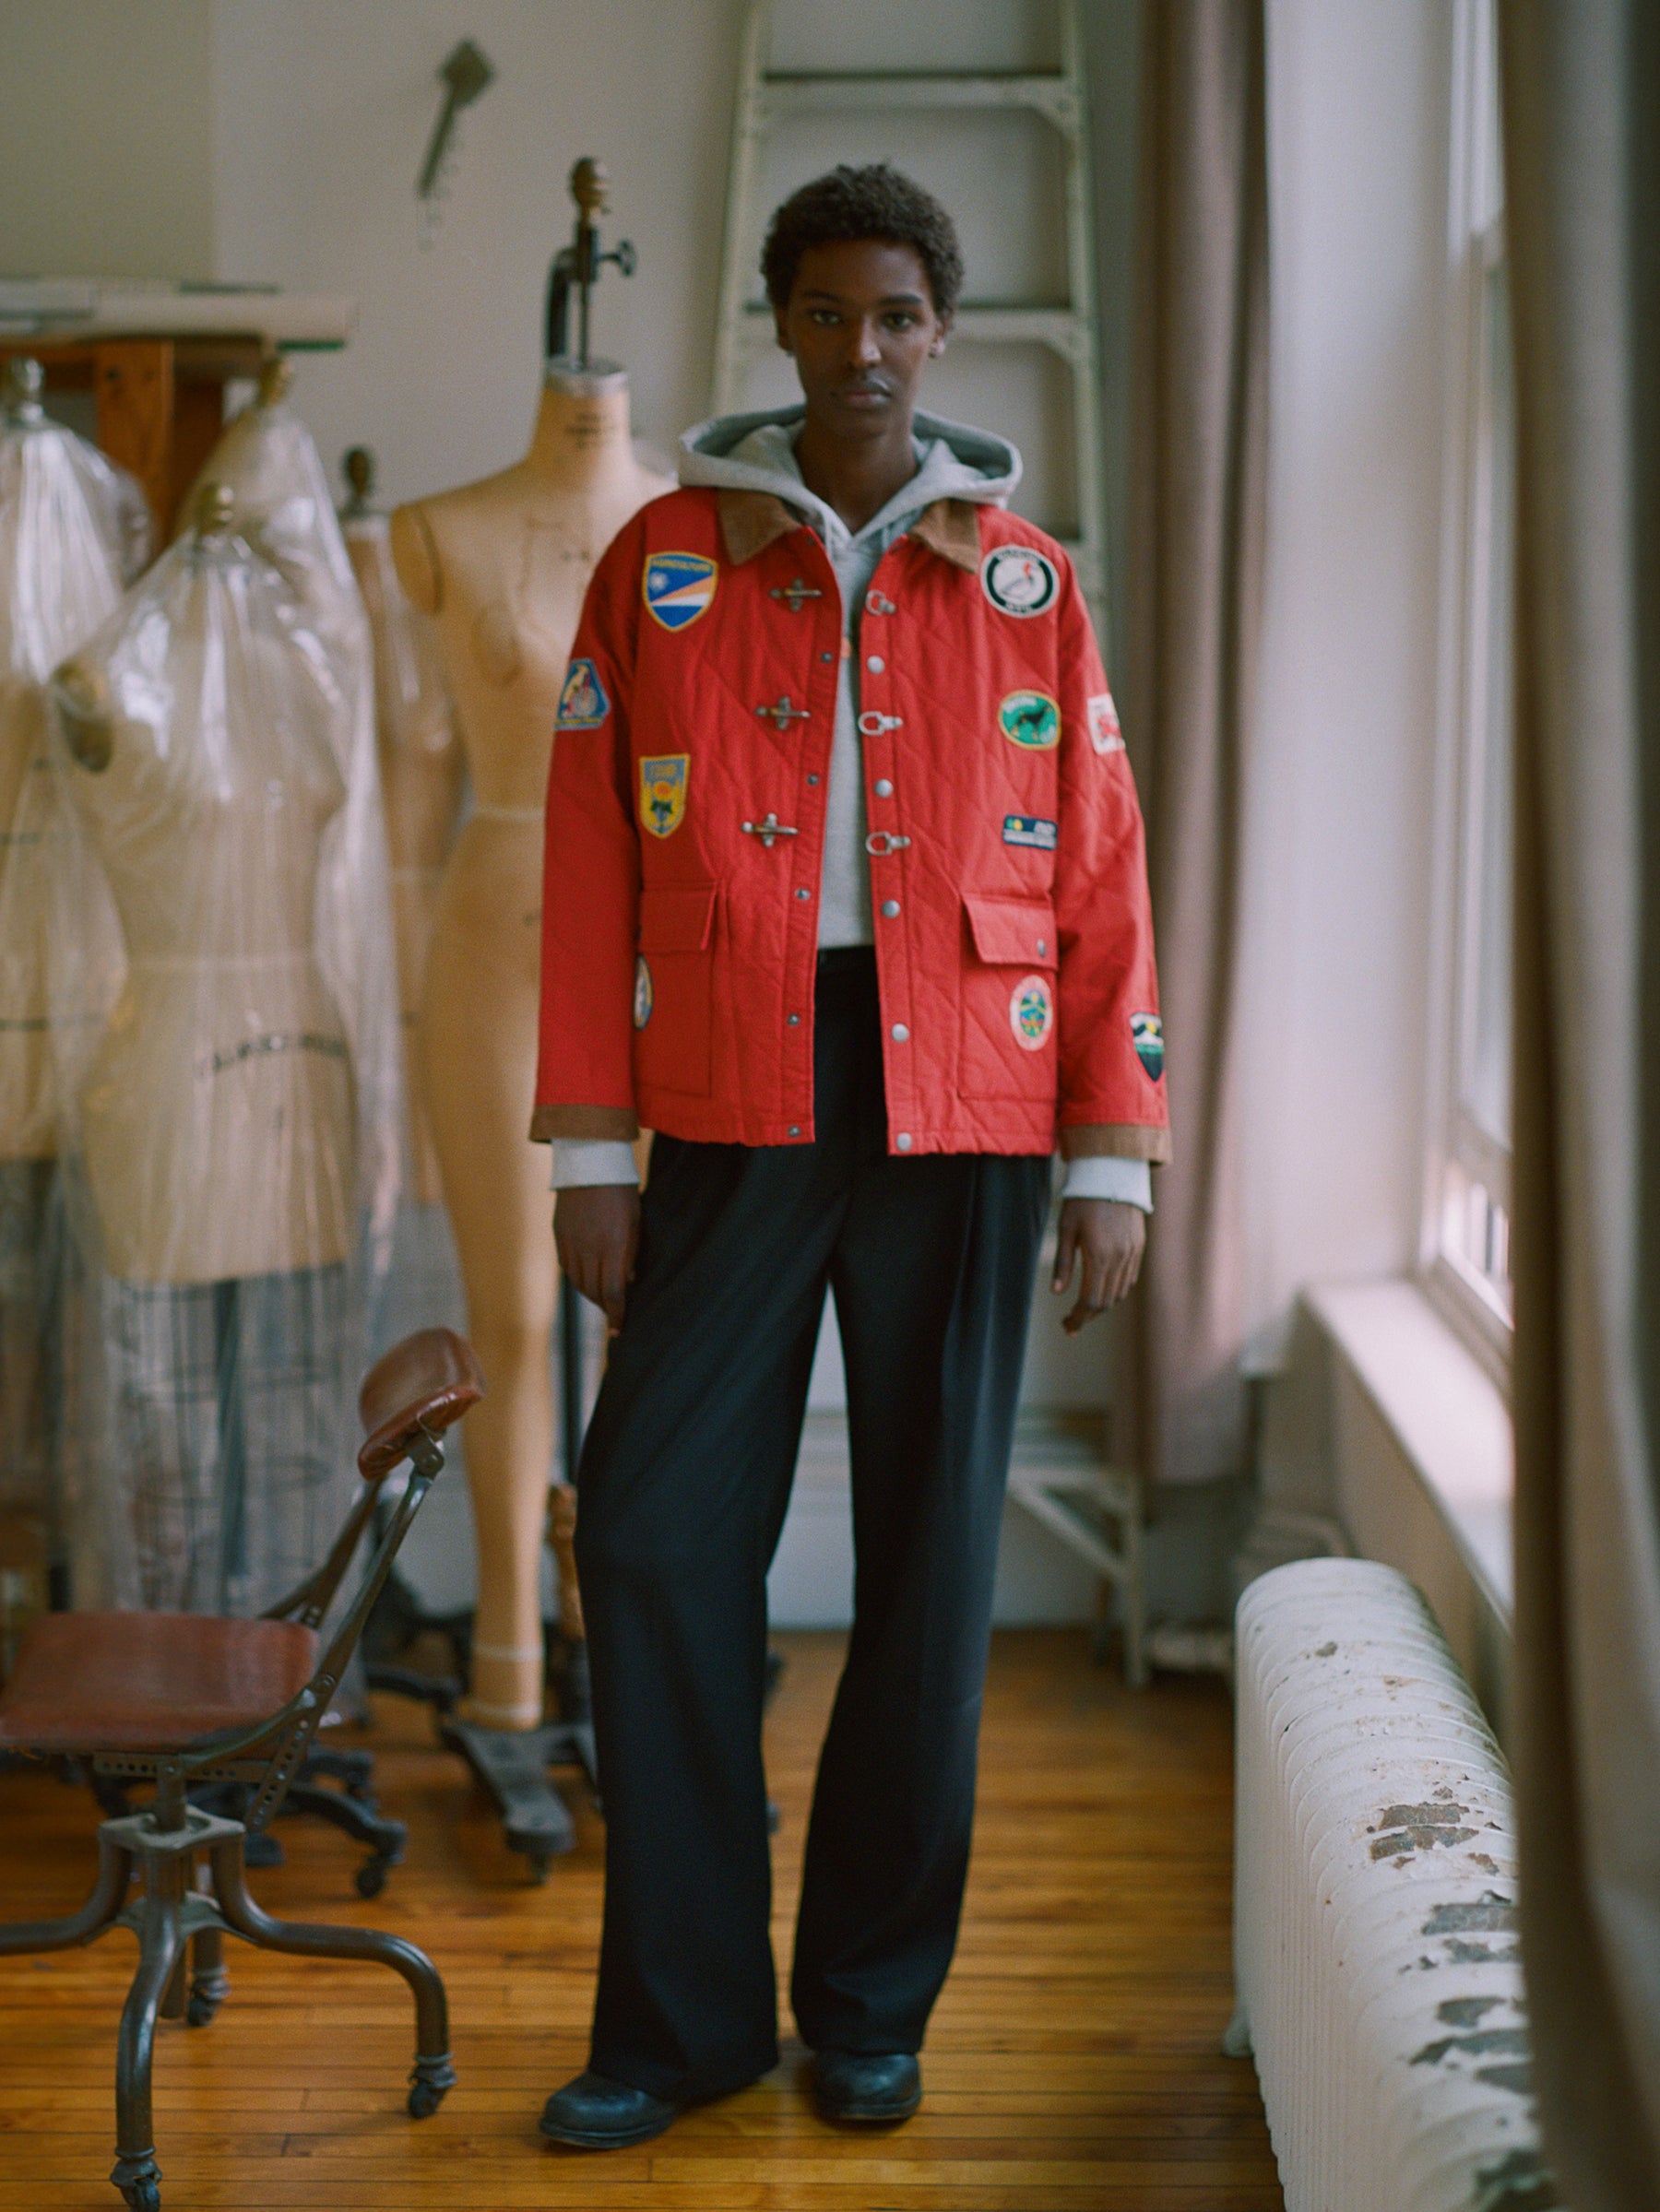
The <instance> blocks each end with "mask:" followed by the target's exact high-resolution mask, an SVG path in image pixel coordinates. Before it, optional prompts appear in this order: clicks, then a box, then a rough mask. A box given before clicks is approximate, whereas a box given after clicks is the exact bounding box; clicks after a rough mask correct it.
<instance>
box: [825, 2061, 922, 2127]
mask: <svg viewBox="0 0 1660 2212" xmlns="http://www.w3.org/2000/svg"><path fill="white" fill-rule="evenodd" d="M812 2100H813V2102H814V2103H815V2104H816V2105H817V2106H818V2109H819V2111H820V2113H821V2114H822V2115H823V2117H824V2119H826V2120H836V2121H840V2122H841V2123H843V2124H844V2125H847V2126H852V2127H892V2126H894V2125H895V2123H897V2122H899V2121H901V2120H908V2119H909V2118H910V2116H911V2114H912V2113H913V2112H914V2111H916V2109H917V2107H918V2106H919V2104H920V2103H921V2101H922V2069H921V2068H920V2066H919V2065H918V2064H917V2062H916V2060H915V2059H914V2058H913V2057H912V2056H911V2054H910V2052H908V2051H895V2052H883V2053H882V2054H881V2055H879V2056H877V2057H874V2058H872V2057H870V2056H868V2055H867V2054H866V2053H865V2052H861V2051H818V2052H814V2053H813V2059H812Z"/></svg>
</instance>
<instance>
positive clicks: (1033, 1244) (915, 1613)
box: [576, 951, 1049, 2101]
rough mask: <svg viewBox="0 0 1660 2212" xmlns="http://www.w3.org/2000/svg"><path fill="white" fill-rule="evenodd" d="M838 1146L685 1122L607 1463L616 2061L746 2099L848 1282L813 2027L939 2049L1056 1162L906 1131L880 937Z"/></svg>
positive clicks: (596, 1590) (662, 1174) (606, 1714)
mask: <svg viewBox="0 0 1660 2212" xmlns="http://www.w3.org/2000/svg"><path fill="white" fill-rule="evenodd" d="M813 1073H814V1084H815V1100H814V1103H815V1130H816V1141H815V1142H814V1143H813V1144H812V1145H811V1146H801V1145H780V1146H772V1147H762V1148H757V1147H751V1146H744V1145H737V1144H692V1143H686V1142H682V1141H678V1140H676V1139H673V1138H666V1137H661V1136H659V1137H658V1140H657V1141H656V1145H655V1148H654V1150H653V1153H652V1161H651V1175H650V1178H649V1181H648V1183H647V1187H646V1195H645V1201H644V1210H643V1218H642V1224H641V1238H640V1252H639V1261H638V1269H637V1272H636V1276H635V1280H634V1284H633V1287H632V1289H631V1291H630V1294H629V1301H628V1310H627V1318H626V1319H625V1320H624V1322H623V1325H622V1330H621V1331H620V1333H619V1334H618V1336H617V1338H616V1340H615V1342H614V1343H613V1345H612V1348H611V1362H610V1365H609V1366H608V1368H607V1371H606V1377H605V1381H604V1385H603V1387H602V1389H601V1390H600V1393H599V1402H598V1404H597V1406H596V1408H595V1412H594V1418H593V1422H592V1425H591V1426H590V1428H589V1431H588V1436H587V1444H586V1447H585V1449H584V1451H583V1455H582V1464H581V1469H580V1472H579V1477H578V1488H579V1494H580V1504H579V1509H578V1514H577V1527H576V1556H577V1565H578V1570H579V1573H580V1577H581V1582H582V1595H583V1610H584V1615H585V1617H586V1620H587V1635H588V1650H589V1657H590V1662H591V1665H592V1672H593V1687H594V1721H595V1728H596V1731H597V1733H598V1738H599V1772H600V1778H601V1784H602V1787H603V1790H604V1794H605V1816H606V1855H605V1921H604V1933H603V1936H602V1939H601V1944H600V1955H599V1994H598V1998H597V2001H596V2005H595V2015H594V2033H593V2048H592V2054H591V2057H590V2061H589V2063H590V2064H591V2065H592V2067H593V2068H594V2070H595V2071H596V2072H597V2073H599V2074H603V2075H605V2076H609V2077H610V2078H611V2079H612V2080H614V2081H620V2082H624V2083H627V2084H629V2085H630V2086H632V2087H633V2088H639V2089H644V2090H646V2091H648V2092H650V2093H651V2094H652V2095H654V2096H658V2097H664V2098H670V2099H673V2100H680V2101H689V2100H693V2099H695V2098H704V2097H714V2096H719V2095H721V2094H723V2093H724V2092H726V2091H728V2090H729V2089H733V2088H739V2087H741V2085H742V2084H743V2083H745V2082H748V2081H752V2080H753V2079H754V2078H755V2076H758V2075H760V2074H763V2073H765V2071H766V2070H767V2068H768V2067H769V2066H771V2065H773V2064H776V2062H777V1994H776V1992H777V1983H776V1979H775V1974H774V1967H773V1956H772V1946H771V1939H770V1932H769V1918H770V1909H771V1898H772V1870H771V1862H770V1856H769V1850H768V1839H767V1830H766V1784H765V1775H764V1772H763V1768H762V1760H761V1713H762V1699H763V1691H764V1685H765V1662H766V1571H767V1567H768V1566H769V1565H770V1563H771V1560H772V1555H773V1552H774V1549H775V1547H776V1546H777V1540H778V1532H779V1530H780V1528H781V1527H782V1525H783V1520H784V1513H785V1508H786V1506H787V1505H788V1498H789V1488H790V1482H791V1479H792V1476H793V1473H794V1470H795V1462H796V1455H797V1450H798V1448H799V1445H800V1431H801V1422H802V1416H803V1414H804V1411H805V1407H806V1401H807V1384H808V1377H809V1374H810V1372H811V1369H812V1356H813V1350H814V1346H815V1343H816V1342H817V1337H818V1331H819V1322H820V1319H821V1317H822V1314H823V1310H824V1291H825V1286H826V1284H828V1286H829V1288H830V1290H831V1291H832V1293H833V1294H834V1295H835V1298H836V1319H837V1321H838V1323H839V1325H840V1330H841V1340H842V1350H843V1354H844V1357H845V1362H846V1367H847V1378H848V1431H849V1441H850V1446H851V1456H852V1487H853V1532H854V1546H855V1556H856V1563H857V1564H856V1577H855V1617H854V1626H853V1632H852V1637H851V1640H850V1644H849V1648H848V1658H847V1664H846V1667H845V1669H844V1672H843V1674H842V1678H841V1683H840V1686H839V1688H838V1690H837V1692H836V1706H835V1710H834V1713H833V1715H832V1718H831V1721H830V1728H829V1733H828V1735H827V1737H826V1739H825V1743H824V1751H823V1754H822V1757H821V1759H820V1764H819V1771H818V1782H817V1788H816V1791H815V1793H814V1797H813V1804H812V1822H811V1826H810V1828H809V1830H808V1837H807V1851H806V1863H805V1867H804V1871H803V1877H802V1886H801V1901H800V1917H799V1920H798V1923H797V1931H796V1951H795V1970H794V1979H793V1985H792V1991H791V1996H792V2002H793V2005H794V2010H795V2016H796V2019H797V2022H798V2024H799V2025H800V2030H801V2033H802V2035H803V2037H804V2038H805V2039H806V2040H807V2042H808V2043H809V2044H810V2045H812V2047H813V2048H815V2049H824V2048H831V2049H836V2050H843V2051H855V2052H905V2051H915V2050H917V2049H918V2048H919V2046H920V2043H921V2040H922V2034H923V2030H924V2028H925V2027H926V2024H927V2021H928V2016H929V2013H930V2010H931V2007H932V2005H933V2002H934V1999H935V1997H936V1996H937V1995H938V1994H939V1991H940V1987H941V1984H942V1983H943V1981H944V1979H945V1973H946V1970H947V1968H948V1967H949V1965H950V1963H951V1954H952V1950H953V1947H954V1943H955V1940H956V1929H957V1920H958V1915H959V1912H960V1909H961V1904H962V1895H963V1885H964V1880H965V1877H966V1872H967V1864H968V1845H969V1834H970V1828H971V1826H972V1820H973V1809H974V1781H975V1755H976V1745H977V1739H978V1729H979V1710H980V1695H981V1688H982V1685H983V1681H984V1676H985V1666H986V1652H987V1645H988V1641H989V1637H990V1615H991V1584H992V1578H993V1574H994V1571H995V1568H996V1563H997V1543H998V1532H999V1529H1000V1526H1001V1520H1002V1497H1003V1485H1004V1482H1005V1479H1006V1476H1007V1473H1008V1461H1009V1451H1010V1446H1011V1442H1012V1438H1013V1431H1014V1411H1015V1403H1016V1400H1017V1397H1018V1394H1019V1389H1020V1375H1021V1366H1022V1361H1023V1357H1024V1353H1025V1341H1026V1317H1027V1313H1028V1310H1029V1307H1030V1299H1031V1288H1032V1278H1033V1273H1034V1270H1035V1267H1036V1262H1037V1249H1038V1244H1039V1241H1040V1239H1041V1236H1042V1232H1043V1224H1044V1219H1045V1215H1046V1212H1047V1208H1048V1201H1049V1162H1048V1160H1047V1159H1038V1158H1034V1157H1029V1156H1002V1155H998V1154H991V1153H954V1154H937V1153H936V1154H930V1155H926V1156H924V1157H922V1158H920V1159H904V1158H898V1157H895V1158H890V1157H889V1156H888V1153H887V1149H886V1147H887V1128H886V1115H885V1106H884V1102H883V1076H882V1046H881V1037H880V1032H879V1009H878V1004H877V995H876V980H875V968H874V961H873V956H872V955H871V953H870V952H868V951H866V952H847V953H830V954H826V955H824V956H823V957H822V958H821V962H820V968H819V978H818V1014H817V1022H816V1030H815V1036H814V1070H813Z"/></svg>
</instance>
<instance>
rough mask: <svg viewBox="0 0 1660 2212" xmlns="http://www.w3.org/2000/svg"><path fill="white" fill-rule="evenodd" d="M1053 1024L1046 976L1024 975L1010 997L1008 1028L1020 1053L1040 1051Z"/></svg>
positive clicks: (1047, 1041)
mask: <svg viewBox="0 0 1660 2212" xmlns="http://www.w3.org/2000/svg"><path fill="white" fill-rule="evenodd" d="M1054 1026H1055V997H1054V993H1053V992H1052V991H1051V990H1050V989H1049V982H1048V979H1047V977H1045V976H1024V977H1023V978H1022V979H1021V981H1020V982H1018V983H1017V984H1016V985H1015V986H1014V996H1013V997H1012V998H1011V999H1010V1000H1009V1027H1010V1028H1011V1029H1012V1030H1013V1031H1014V1042H1015V1043H1016V1044H1017V1045H1018V1046H1019V1047H1020V1049H1021V1050H1022V1051H1023V1052H1039V1051H1041V1050H1042V1048H1043V1047H1044V1046H1045V1045H1047V1044H1048V1043H1049V1031H1050V1030H1051V1029H1053V1027H1054Z"/></svg>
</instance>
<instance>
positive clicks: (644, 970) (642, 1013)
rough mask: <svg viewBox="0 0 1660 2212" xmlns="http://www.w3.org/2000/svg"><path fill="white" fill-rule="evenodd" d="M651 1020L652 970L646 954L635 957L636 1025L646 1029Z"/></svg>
mask: <svg viewBox="0 0 1660 2212" xmlns="http://www.w3.org/2000/svg"><path fill="white" fill-rule="evenodd" d="M650 1019H651V970H650V969H649V968H648V967H647V966H646V955H645V953H644V952H639V953H636V954H635V956H634V1027H635V1028H636V1029H644V1028H645V1026H646V1023H647V1022H649V1021H650Z"/></svg>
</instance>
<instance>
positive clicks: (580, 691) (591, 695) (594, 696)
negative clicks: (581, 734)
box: [553, 660, 611, 729]
mask: <svg viewBox="0 0 1660 2212" xmlns="http://www.w3.org/2000/svg"><path fill="white" fill-rule="evenodd" d="M610 713H611V701H610V700H609V699H608V698H607V697H606V695H605V686H604V685H603V684H602V683H601V682H600V680H599V669H598V668H595V666H594V664H593V662H592V661H591V660H574V661H573V662H572V663H571V665H570V667H569V668H567V669H566V670H565V680H564V685H563V690H562V691H561V692H560V694H559V707H558V711H557V713H556V714H555V715H554V716H553V727H554V728H555V729H598V728H599V725H600V724H601V722H603V721H604V719H605V717H606V716H607V715H609V714H610Z"/></svg>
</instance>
